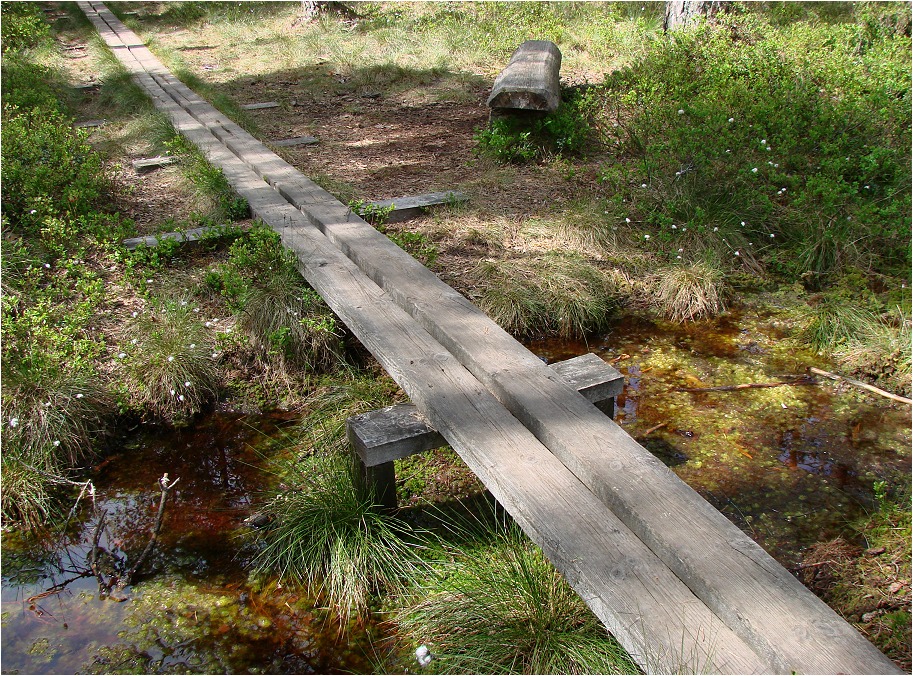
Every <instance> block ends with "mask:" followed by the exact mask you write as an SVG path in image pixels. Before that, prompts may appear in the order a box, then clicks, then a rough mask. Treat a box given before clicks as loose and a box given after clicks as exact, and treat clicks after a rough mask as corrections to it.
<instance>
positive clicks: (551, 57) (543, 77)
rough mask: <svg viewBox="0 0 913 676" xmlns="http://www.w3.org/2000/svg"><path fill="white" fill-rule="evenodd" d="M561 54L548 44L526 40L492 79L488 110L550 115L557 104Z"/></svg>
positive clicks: (555, 47)
mask: <svg viewBox="0 0 913 676" xmlns="http://www.w3.org/2000/svg"><path fill="white" fill-rule="evenodd" d="M560 70H561V51H560V50H559V49H558V47H557V46H556V45H555V43H553V42H549V41H548V40H527V41H526V42H524V43H523V44H522V45H520V46H519V47H517V49H516V51H514V53H513V55H512V56H511V57H510V61H509V62H508V63H507V67H505V68H504V70H502V71H501V72H500V74H499V75H498V77H496V78H495V82H494V85H493V86H492V88H491V95H490V96H489V97H488V107H489V108H492V109H511V110H534V111H542V112H551V111H553V110H556V109H557V108H558V105H559V104H560V103H561V85H560V84H559V79H558V73H559V71H560Z"/></svg>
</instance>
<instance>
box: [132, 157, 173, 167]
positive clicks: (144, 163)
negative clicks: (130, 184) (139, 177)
mask: <svg viewBox="0 0 913 676" xmlns="http://www.w3.org/2000/svg"><path fill="white" fill-rule="evenodd" d="M175 162H177V158H176V157H168V156H165V155H159V156H157V157H148V158H144V159H140V160H133V162H132V164H133V168H134V169H135V170H136V171H143V170H146V169H155V168H156V167H164V166H167V165H169V164H174V163H175Z"/></svg>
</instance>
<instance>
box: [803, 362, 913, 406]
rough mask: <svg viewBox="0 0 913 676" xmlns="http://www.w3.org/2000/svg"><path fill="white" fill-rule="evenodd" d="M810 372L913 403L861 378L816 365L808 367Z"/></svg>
mask: <svg viewBox="0 0 913 676" xmlns="http://www.w3.org/2000/svg"><path fill="white" fill-rule="evenodd" d="M808 370H809V373H814V374H815V375H816V376H824V377H825V378H830V379H831V380H843V381H845V382H847V383H849V384H850V385H855V386H856V387H861V388H862V389H864V390H868V391H869V392H874V393H875V394H880V395H881V396H882V397H887V398H888V399H893V400H894V401H900V402H903V403H904V404H913V400H911V399H907V398H906V397H901V396H900V395H899V394H894V393H893V392H886V391H885V390H882V389H880V388H878V387H875V386H874V385H869V384H868V383H864V382H862V381H861V380H856V379H855V378H847V377H846V376H840V375H837V374H836V373H831V372H830V371H824V370H822V369H816V368H815V367H814V366H810V367H809V368H808Z"/></svg>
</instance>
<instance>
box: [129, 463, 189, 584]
mask: <svg viewBox="0 0 913 676" xmlns="http://www.w3.org/2000/svg"><path fill="white" fill-rule="evenodd" d="M180 480H181V479H180V477H178V478H177V479H175V480H174V481H173V482H171V483H170V484H169V483H168V475H167V474H163V475H162V478H161V479H159V486H160V487H161V490H162V493H161V497H160V498H159V509H158V513H157V514H156V515H155V525H154V526H153V527H152V534H151V535H150V536H149V542H147V543H146V548H145V549H143V553H142V554H140V555H139V558H138V559H137V560H136V563H134V564H133V567H132V568H130V570H128V571H127V572H126V573H125V574H124V576H123V577H121V579H120V580H118V582H117V589H118V590H123V588H124V587H126V586H127V585H129V584H130V583H131V582H132V581H133V576H134V575H136V572H137V571H138V570H139V569H140V566H142V565H143V563H144V562H145V561H146V557H147V556H149V553H150V552H151V551H152V547H153V545H155V543H156V541H157V540H158V535H159V531H160V530H161V529H162V521H163V520H164V518H165V503H166V502H167V501H168V494H169V493H170V492H171V489H172V488H174V487H175V485H176V484H177V482H178V481H180Z"/></svg>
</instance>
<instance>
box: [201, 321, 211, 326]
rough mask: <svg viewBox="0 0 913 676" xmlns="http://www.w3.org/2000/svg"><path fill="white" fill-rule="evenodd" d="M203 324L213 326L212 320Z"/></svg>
mask: <svg viewBox="0 0 913 676" xmlns="http://www.w3.org/2000/svg"><path fill="white" fill-rule="evenodd" d="M203 326H207V327H208V326H212V322H206V323H205V324H203Z"/></svg>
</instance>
